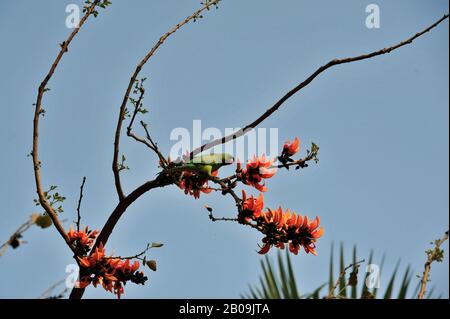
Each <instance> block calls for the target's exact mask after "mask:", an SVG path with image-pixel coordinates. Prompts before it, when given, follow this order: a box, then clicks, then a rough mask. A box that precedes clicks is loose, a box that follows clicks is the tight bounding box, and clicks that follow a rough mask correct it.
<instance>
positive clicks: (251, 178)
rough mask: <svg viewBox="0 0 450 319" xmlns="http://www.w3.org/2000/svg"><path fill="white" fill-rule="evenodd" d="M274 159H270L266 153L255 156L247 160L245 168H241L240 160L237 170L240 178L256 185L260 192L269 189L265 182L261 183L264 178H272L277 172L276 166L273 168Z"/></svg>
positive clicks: (247, 183)
mask: <svg viewBox="0 0 450 319" xmlns="http://www.w3.org/2000/svg"><path fill="white" fill-rule="evenodd" d="M272 164H273V160H269V159H267V158H266V156H265V155H262V156H261V157H257V156H256V155H255V156H253V158H252V159H251V160H249V161H248V162H247V165H246V167H245V168H241V163H240V162H239V161H238V163H237V169H236V171H237V172H238V174H239V175H240V180H241V181H242V183H244V184H246V185H250V186H253V187H255V188H256V189H257V190H259V191H260V192H265V191H267V187H266V186H265V184H261V183H262V182H263V179H267V178H271V177H272V176H273V175H275V173H276V171H277V170H276V168H272Z"/></svg>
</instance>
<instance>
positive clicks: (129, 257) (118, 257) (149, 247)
mask: <svg viewBox="0 0 450 319" xmlns="http://www.w3.org/2000/svg"><path fill="white" fill-rule="evenodd" d="M152 247H153V246H152V245H151V244H147V247H146V248H145V249H144V250H143V251H142V252H140V253H138V254H136V255H134V256H128V257H122V256H111V257H105V258H106V259H140V260H142V258H140V257H141V256H143V255H145V254H146V253H147V252H148V251H149V250H150V249H151V248H152Z"/></svg>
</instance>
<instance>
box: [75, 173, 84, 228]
mask: <svg viewBox="0 0 450 319" xmlns="http://www.w3.org/2000/svg"><path fill="white" fill-rule="evenodd" d="M85 182H86V177H83V182H82V183H81V186H80V198H79V199H78V206H77V231H79V230H80V221H81V214H80V208H81V200H82V199H83V188H84V183H85Z"/></svg>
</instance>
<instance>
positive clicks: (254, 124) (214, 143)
mask: <svg viewBox="0 0 450 319" xmlns="http://www.w3.org/2000/svg"><path fill="white" fill-rule="evenodd" d="M447 18H448V14H445V15H444V16H443V17H442V18H440V19H439V20H438V21H436V22H435V23H433V24H432V25H431V26H429V27H427V28H426V29H424V30H423V31H421V32H419V33H416V34H415V35H414V36H412V37H410V38H408V39H406V40H404V41H402V42H400V43H398V44H396V45H393V46H391V47H387V48H384V49H381V50H378V51H374V52H372V53H368V54H362V55H359V56H355V57H349V58H344V59H334V60H331V61H330V62H328V63H327V64H325V65H323V66H321V67H320V68H318V69H317V70H316V71H315V72H314V73H313V74H311V75H310V76H309V77H308V78H307V79H306V80H304V81H303V82H301V83H300V84H298V85H297V86H296V87H295V88H293V89H292V90H291V91H289V92H288V93H286V94H285V95H284V96H283V97H282V98H281V99H280V100H278V102H276V103H275V104H274V105H273V106H272V107H270V108H269V109H268V110H267V111H266V112H264V113H263V114H262V115H261V116H260V117H258V118H257V119H256V120H254V121H253V122H252V123H250V124H247V125H246V126H245V127H244V128H242V129H239V130H238V131H236V132H235V133H232V134H229V135H227V136H225V137H223V138H218V139H215V140H213V141H211V142H209V143H206V144H204V145H202V146H200V147H198V148H196V149H194V150H193V151H192V152H191V153H190V158H193V157H194V156H195V155H197V154H199V153H201V152H203V151H206V150H208V149H210V148H212V147H215V146H217V145H221V144H225V143H227V142H229V141H232V140H235V139H237V138H238V137H241V136H243V135H245V134H247V133H248V132H250V131H252V130H253V129H254V128H256V127H257V126H258V125H259V124H261V123H262V122H263V121H264V120H266V119H267V118H268V117H269V116H271V115H272V114H273V113H274V112H275V111H277V110H278V109H279V108H280V107H281V106H282V105H283V104H284V102H286V101H287V100H288V99H289V98H290V97H292V96H293V95H295V94H296V93H297V92H299V91H300V90H301V89H303V88H304V87H306V86H307V85H308V84H310V83H311V82H312V81H313V80H314V79H315V78H316V77H317V76H318V75H319V74H321V73H322V72H324V71H325V70H327V69H329V68H331V67H333V66H335V65H339V64H345V63H351V62H356V61H361V60H366V59H370V58H373V57H376V56H379V55H383V54H386V53H390V52H391V51H394V50H396V49H398V48H401V47H403V46H405V45H407V44H410V43H412V42H413V41H414V40H415V39H417V38H418V37H420V36H422V35H423V34H425V33H427V32H428V31H430V30H431V29H433V28H435V27H436V26H437V25H438V24H440V23H441V22H442V21H444V20H445V19H447Z"/></svg>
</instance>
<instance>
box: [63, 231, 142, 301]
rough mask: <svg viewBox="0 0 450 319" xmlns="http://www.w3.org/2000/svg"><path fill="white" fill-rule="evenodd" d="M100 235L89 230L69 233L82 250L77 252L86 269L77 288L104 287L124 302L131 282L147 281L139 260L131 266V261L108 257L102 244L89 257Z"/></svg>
mask: <svg viewBox="0 0 450 319" xmlns="http://www.w3.org/2000/svg"><path fill="white" fill-rule="evenodd" d="M97 233H98V232H97V231H89V230H88V228H87V227H86V229H85V230H84V231H74V230H73V228H72V227H71V228H70V230H69V232H68V236H69V239H70V240H71V242H73V244H74V245H75V247H80V248H79V249H80V250H79V251H80V253H78V250H76V252H77V258H78V261H79V265H80V267H81V268H82V269H81V272H80V274H81V277H80V280H79V282H78V283H77V286H78V287H79V288H85V287H87V286H89V285H90V284H92V285H94V287H97V285H99V284H100V285H102V287H103V288H104V289H105V290H107V291H110V292H112V293H114V294H115V295H117V297H118V298H120V296H121V295H122V294H123V291H124V289H123V286H124V285H126V283H127V282H128V281H131V282H133V283H136V284H142V285H143V284H144V283H145V281H146V280H147V277H145V276H144V273H143V272H142V271H138V269H139V266H140V264H139V262H138V261H137V260H136V261H135V262H134V263H132V264H131V263H130V258H119V257H112V256H110V257H106V253H105V249H104V247H103V244H102V243H100V245H99V246H98V247H97V248H96V249H95V251H94V252H93V253H91V254H90V255H88V253H89V251H90V250H91V247H92V244H93V242H94V240H95V238H96V236H97ZM81 252H82V253H81Z"/></svg>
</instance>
